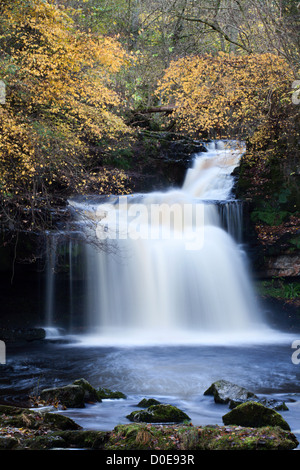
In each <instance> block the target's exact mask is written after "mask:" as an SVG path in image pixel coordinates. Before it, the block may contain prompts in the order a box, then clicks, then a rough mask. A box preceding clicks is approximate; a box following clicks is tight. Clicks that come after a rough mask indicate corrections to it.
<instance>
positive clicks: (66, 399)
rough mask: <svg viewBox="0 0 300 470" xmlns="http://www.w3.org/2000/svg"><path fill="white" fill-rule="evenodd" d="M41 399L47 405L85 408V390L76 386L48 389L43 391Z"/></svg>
mask: <svg viewBox="0 0 300 470" xmlns="http://www.w3.org/2000/svg"><path fill="white" fill-rule="evenodd" d="M40 399H41V400H42V401H45V402H47V403H59V404H61V405H63V406H65V407H67V408H84V407H85V390H84V389H83V388H82V387H81V386H79V385H74V384H70V385H65V386H62V387H55V388H46V389H44V390H42V391H41V394H40Z"/></svg>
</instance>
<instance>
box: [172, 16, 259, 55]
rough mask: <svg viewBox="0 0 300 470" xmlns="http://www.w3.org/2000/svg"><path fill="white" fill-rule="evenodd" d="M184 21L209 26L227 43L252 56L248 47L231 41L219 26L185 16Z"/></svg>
mask: <svg viewBox="0 0 300 470" xmlns="http://www.w3.org/2000/svg"><path fill="white" fill-rule="evenodd" d="M181 18H182V19H183V20H185V21H194V22H196V23H202V24H205V25H206V26H209V27H210V28H212V29H213V30H214V31H216V32H217V33H219V34H221V35H222V36H223V37H224V39H226V41H228V42H230V43H231V44H234V45H235V46H238V47H240V48H241V49H243V50H245V51H246V52H248V53H249V54H252V52H253V51H252V50H251V49H249V48H248V47H246V46H244V45H243V44H241V43H239V42H236V41H234V40H233V39H231V38H230V37H229V36H228V34H226V33H225V32H224V31H222V29H221V28H219V26H217V25H216V24H214V23H210V22H209V21H207V20H203V19H201V18H188V17H185V16H182V17H181Z"/></svg>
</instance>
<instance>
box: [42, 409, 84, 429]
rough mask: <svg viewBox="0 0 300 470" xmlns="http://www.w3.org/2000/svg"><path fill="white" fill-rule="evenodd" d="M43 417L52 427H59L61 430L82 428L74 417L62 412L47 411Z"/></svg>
mask: <svg viewBox="0 0 300 470" xmlns="http://www.w3.org/2000/svg"><path fill="white" fill-rule="evenodd" d="M43 418H44V423H45V424H46V425H47V426H49V427H50V428H51V429H57V430H61V431H67V430H77V429H81V426H79V424H77V423H75V421H73V419H71V418H69V417H68V416H64V415H63V414H60V413H45V414H44V416H43Z"/></svg>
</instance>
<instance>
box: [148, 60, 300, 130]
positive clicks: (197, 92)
mask: <svg viewBox="0 0 300 470" xmlns="http://www.w3.org/2000/svg"><path fill="white" fill-rule="evenodd" d="M292 80H293V71H292V70H291V68H290V67H289V66H288V64H287V63H286V62H285V61H284V60H283V59H282V58H280V57H277V56H275V55H272V54H259V55H254V54H253V55H228V54H225V53H219V54H218V55H217V56H211V55H204V56H195V57H188V58H183V59H179V60H178V61H174V62H172V63H171V65H170V67H169V68H168V69H167V71H166V73H165V76H164V77H163V79H162V80H161V81H160V83H159V86H158V88H157V94H158V95H159V96H160V97H161V99H162V100H163V103H164V104H165V105H167V104H169V105H170V104H173V105H174V107H175V111H174V112H173V114H172V116H171V119H175V120H176V122H177V127H178V128H179V129H180V130H181V131H185V132H188V133H190V134H193V135H196V136H204V135H205V136H207V137H212V138H214V137H218V138H226V137H234V138H247V137H249V136H250V135H252V134H253V132H254V130H255V129H256V128H257V127H261V126H262V125H263V124H264V123H265V122H266V121H267V120H270V119H271V120H274V119H276V116H277V117H278V114H279V113H280V108H281V107H282V106H284V103H287V102H289V101H290V100H291V96H290V94H289V92H290V87H291V83H292Z"/></svg>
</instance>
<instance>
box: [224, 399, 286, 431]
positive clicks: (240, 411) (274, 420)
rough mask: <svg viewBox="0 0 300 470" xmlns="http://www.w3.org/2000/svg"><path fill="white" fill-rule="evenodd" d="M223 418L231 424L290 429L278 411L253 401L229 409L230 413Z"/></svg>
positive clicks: (225, 422) (226, 422)
mask: <svg viewBox="0 0 300 470" xmlns="http://www.w3.org/2000/svg"><path fill="white" fill-rule="evenodd" d="M222 419H223V423H224V424H229V425H232V424H233V425H239V426H251V427H262V426H278V427H280V428H282V429H284V430H287V431H289V430H290V427H289V425H288V423H287V422H286V421H285V420H284V419H283V417H282V416H281V415H280V414H279V413H277V411H275V410H272V409H270V408H267V407H266V406H264V405H262V404H261V403H257V402H252V401H249V402H246V403H242V404H241V405H238V406H237V407H236V408H234V409H233V410H231V411H229V413H226V414H225V415H224V416H223V417H222Z"/></svg>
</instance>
